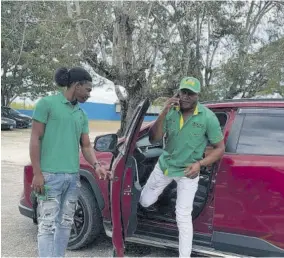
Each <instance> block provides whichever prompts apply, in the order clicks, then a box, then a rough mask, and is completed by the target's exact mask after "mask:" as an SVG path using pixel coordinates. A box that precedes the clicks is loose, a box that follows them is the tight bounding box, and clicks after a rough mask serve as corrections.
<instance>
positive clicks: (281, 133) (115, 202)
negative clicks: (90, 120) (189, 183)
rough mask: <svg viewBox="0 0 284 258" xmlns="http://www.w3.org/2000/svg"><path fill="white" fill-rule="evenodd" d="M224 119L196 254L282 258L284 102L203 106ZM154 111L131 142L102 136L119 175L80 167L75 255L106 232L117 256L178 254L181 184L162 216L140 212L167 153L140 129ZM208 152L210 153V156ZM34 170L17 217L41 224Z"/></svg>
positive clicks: (205, 171) (205, 185)
mask: <svg viewBox="0 0 284 258" xmlns="http://www.w3.org/2000/svg"><path fill="white" fill-rule="evenodd" d="M203 104H204V105H206V106H207V107H208V108H210V109H211V110H212V111H213V112H214V113H215V114H216V116H217V117H218V119H219V121H220V124H221V127H222V130H223V133H224V137H225V144H226V151H225V154H224V156H223V157H222V159H221V160H220V161H219V162H217V163H216V164H214V165H213V166H210V167H203V168H202V170H201V175H200V180H199V187H198V191H197V193H196V196H195V200H194V209H193V212H192V216H193V224H194V240H193V251H194V252H197V253H200V254H202V255H208V256H226V255H234V256H244V255H245V256H262V257H263V256H282V257H284V100H283V99H282V100H273V99H270V100H247V99H246V100H232V101H222V102H215V103H212V102H211V103H203ZM149 105H150V103H149V101H148V100H147V99H146V100H145V101H143V102H142V103H141V104H140V105H139V106H138V107H137V110H136V113H135V115H134V117H133V120H132V123H131V125H130V127H129V128H128V131H127V134H126V137H125V138H123V139H118V138H117V135H115V134H108V135H102V136H98V137H97V138H96V139H95V142H94V148H95V151H96V155H97V157H98V159H99V160H100V161H101V162H102V163H104V164H106V165H108V166H109V167H110V169H111V171H112V172H113V177H114V179H113V181H110V182H109V181H101V180H98V178H97V177H96V175H95V171H94V170H93V169H92V168H91V167H90V166H89V165H88V164H87V162H86V161H85V160H84V158H83V157H82V156H81V159H80V162H81V164H80V172H79V173H80V176H81V182H82V187H81V191H80V196H79V201H78V206H77V210H76V213H75V217H74V221H75V223H74V227H73V229H72V234H71V237H70V241H69V249H78V248H81V247H83V246H86V245H87V244H88V243H90V242H93V241H94V239H96V238H98V237H99V236H100V234H102V233H103V232H105V233H106V234H107V235H108V236H110V237H112V241H113V245H114V255H115V256H120V257H121V256H123V255H124V250H125V244H126V243H127V242H136V243H141V244H146V245H152V246H157V247H165V248H178V229H177V225H176V221H175V212H174V210H175V209H174V208H175V201H176V183H175V182H173V183H171V184H170V185H169V186H168V187H167V188H166V189H165V190H164V192H163V194H162V195H161V196H160V198H159V200H158V202H157V209H156V210H153V211H151V210H144V209H142V208H141V207H140V206H139V205H138V201H139V197H140V193H141V189H142V187H143V185H145V183H146V181H147V179H148V177H149V175H150V174H151V172H152V170H153V168H154V166H155V164H156V162H157V160H158V158H159V156H160V155H161V153H162V148H163V142H160V143H158V144H155V145H152V144H151V143H150V142H149V138H148V132H149V128H150V126H151V124H148V125H146V126H144V127H142V124H143V120H144V116H145V114H146V111H147V109H148V107H149ZM208 152H210V146H209V145H208V147H207V149H206V151H205V153H204V155H207V153H208ZM32 177H33V173H32V167H31V165H27V166H25V167H24V191H23V195H22V197H21V200H20V204H19V210H20V212H21V213H22V214H23V215H25V216H29V217H31V218H33V219H34V222H35V223H36V222H37V218H36V212H35V211H36V209H33V204H32V200H31V197H30V196H31V188H30V185H31V182H32Z"/></svg>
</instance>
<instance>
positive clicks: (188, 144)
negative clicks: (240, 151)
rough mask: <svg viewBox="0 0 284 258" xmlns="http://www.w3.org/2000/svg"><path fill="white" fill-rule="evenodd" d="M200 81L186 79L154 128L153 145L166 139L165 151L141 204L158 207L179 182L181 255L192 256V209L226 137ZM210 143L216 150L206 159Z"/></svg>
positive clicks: (143, 191)
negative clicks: (205, 169) (203, 98)
mask: <svg viewBox="0 0 284 258" xmlns="http://www.w3.org/2000/svg"><path fill="white" fill-rule="evenodd" d="M199 93H200V82H199V81H198V80H197V79H196V78H194V77H185V78H183V79H182V80H181V82H180V87H179V91H178V94H176V95H175V96H174V97H173V98H171V99H169V100H168V101H167V103H166V105H165V108H164V109H163V111H162V112H161V114H160V115H159V117H158V119H157V120H156V122H155V123H154V124H153V126H152V127H151V129H150V135H149V137H150V141H151V142H152V143H154V142H156V141H160V140H161V139H163V137H164V140H165V146H164V151H163V153H162V155H161V156H160V158H159V161H158V163H157V165H156V167H155V169H154V171H153V172H152V173H151V175H150V177H149V179H148V181H147V183H146V185H145V187H144V188H143V190H142V193H141V198H140V204H141V205H142V206H143V207H149V206H151V205H152V204H154V203H155V202H156V201H157V200H158V197H159V195H160V194H161V193H162V192H163V190H164V189H165V187H166V186H167V185H168V184H170V183H171V182H172V180H175V181H176V182H177V201H176V220H177V225H178V229H179V255H180V257H190V255H191V249H192V239H193V227H192V217H191V213H192V209H193V200H194V197H195V193H196V191H197V188H198V181H199V172H200V167H201V166H208V165H211V164H213V163H214V162H216V161H217V160H219V159H220V158H221V156H222V155H223V153H224V149H225V147H224V141H223V134H222V131H221V128H220V124H219V121H218V119H217V117H216V116H215V114H214V113H213V112H212V111H211V110H209V109H208V108H206V107H205V106H203V105H201V104H200V103H199V102H198V94H199ZM208 141H209V142H210V143H211V144H212V145H213V147H214V149H213V151H212V152H211V153H210V154H209V155H207V157H205V158H204V159H203V154H204V151H205V148H206V145H207V142H208Z"/></svg>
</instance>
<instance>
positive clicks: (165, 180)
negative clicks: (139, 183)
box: [140, 163, 199, 257]
mask: <svg viewBox="0 0 284 258" xmlns="http://www.w3.org/2000/svg"><path fill="white" fill-rule="evenodd" d="M173 180H175V181H176V182H177V201H176V220H177V226H178V230H179V256H180V257H190V255H191V249H192V239H193V226H192V216H191V212H192V209H193V200H194V197H195V193H196V191H197V188H198V181H199V176H198V177H196V178H194V179H190V178H187V177H168V176H165V175H164V174H163V171H162V170H161V168H160V166H159V163H157V165H156V166H155V168H154V170H153V172H152V173H151V175H150V177H149V179H148V181H147V183H146V185H145V186H144V188H143V190H142V193H141V197H140V203H141V205H142V206H143V207H149V206H150V205H152V204H153V203H155V202H156V201H157V200H158V197H159V195H160V194H161V193H162V192H163V190H164V189H165V188H166V186H167V185H168V184H170V183H171V182H172V181H173Z"/></svg>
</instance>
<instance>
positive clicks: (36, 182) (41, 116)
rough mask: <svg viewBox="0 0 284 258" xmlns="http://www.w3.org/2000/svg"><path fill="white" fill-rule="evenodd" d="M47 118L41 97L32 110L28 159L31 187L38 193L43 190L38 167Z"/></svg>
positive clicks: (46, 108)
mask: <svg viewBox="0 0 284 258" xmlns="http://www.w3.org/2000/svg"><path fill="white" fill-rule="evenodd" d="M47 118H48V105H47V103H46V102H45V101H44V100H43V99H41V100H40V101H39V102H38V103H37V105H36V107H35V110H34V113H33V122H32V131H31V138H30V159H31V163H32V167H33V174H34V177H33V182H32V188H33V190H34V191H36V192H38V193H43V192H44V188H43V185H44V177H43V175H42V171H41V168H40V145H41V138H42V137H43V135H44V130H45V124H46V123H47Z"/></svg>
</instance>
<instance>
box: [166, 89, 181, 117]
mask: <svg viewBox="0 0 284 258" xmlns="http://www.w3.org/2000/svg"><path fill="white" fill-rule="evenodd" d="M173 107H175V108H179V94H178V93H176V94H175V95H174V96H173V97H172V98H170V99H168V100H167V102H166V105H165V108H164V111H163V112H166V113H168V112H169V110H170V109H171V108H173Z"/></svg>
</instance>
